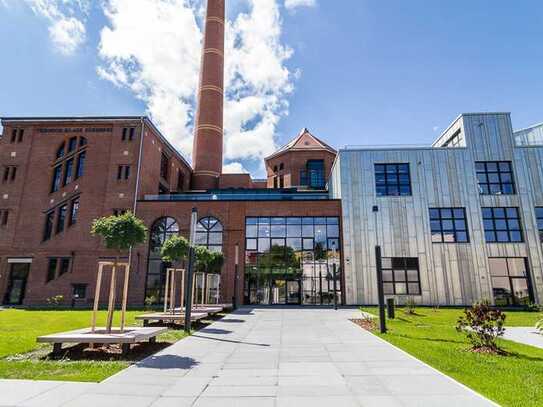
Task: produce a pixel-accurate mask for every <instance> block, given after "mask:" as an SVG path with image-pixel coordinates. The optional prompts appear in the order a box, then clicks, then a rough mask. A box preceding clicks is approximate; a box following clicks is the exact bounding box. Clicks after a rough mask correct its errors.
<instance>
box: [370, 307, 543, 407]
mask: <svg viewBox="0 0 543 407" xmlns="http://www.w3.org/2000/svg"><path fill="white" fill-rule="evenodd" d="M362 310H364V311H367V312H370V313H372V314H374V315H378V311H377V308H375V307H368V308H362ZM462 313H463V312H462V309H439V310H437V311H436V310H433V309H431V308H417V309H416V315H410V316H408V315H406V314H405V313H404V312H403V310H402V309H397V310H396V318H395V319H394V320H387V328H388V329H389V331H388V333H386V334H384V335H381V334H378V335H379V336H380V337H382V338H383V339H385V340H386V341H388V342H390V343H392V344H394V345H396V346H398V347H399V348H401V349H403V350H405V351H406V352H408V353H410V354H411V355H413V356H415V357H417V358H418V359H420V360H422V361H423V362H426V363H428V364H429V365H431V366H433V367H434V368H436V369H438V370H440V371H442V372H443V373H446V374H447V375H449V376H451V377H453V378H455V379H456V380H458V381H459V382H461V383H463V384H465V385H467V386H468V387H471V388H472V389H474V390H475V391H477V392H479V393H481V394H483V395H484V396H486V397H488V398H489V399H491V400H494V401H496V402H497V403H499V404H500V405H503V406H519V407H520V406H522V407H527V406H542V405H543V349H538V348H535V347H531V346H526V345H521V344H517V343H514V342H511V341H507V340H503V339H500V340H499V342H500V346H501V347H502V348H503V349H505V350H506V351H507V352H508V353H509V355H508V356H495V355H486V354H478V353H473V352H469V351H468V349H469V343H468V342H467V341H466V339H465V335H464V334H462V333H458V332H456V330H455V325H456V320H457V319H458V317H459V316H460V315H461V314H462ZM506 314H507V318H506V326H533V325H534V323H535V322H536V321H537V320H538V319H540V318H542V317H543V316H542V315H541V314H538V313H530V312H507V313H506Z"/></svg>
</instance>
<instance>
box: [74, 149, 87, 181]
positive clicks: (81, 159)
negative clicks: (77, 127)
mask: <svg viewBox="0 0 543 407" xmlns="http://www.w3.org/2000/svg"><path fill="white" fill-rule="evenodd" d="M86 155H87V153H86V152H85V151H83V152H81V153H80V154H79V155H78V156H77V170H76V172H75V178H76V179H77V178H79V177H82V176H83V173H84V172H85V157H86Z"/></svg>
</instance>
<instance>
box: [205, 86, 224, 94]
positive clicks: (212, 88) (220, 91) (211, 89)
mask: <svg viewBox="0 0 543 407" xmlns="http://www.w3.org/2000/svg"><path fill="white" fill-rule="evenodd" d="M207 90H209V91H214V92H217V93H220V94H221V95H222V94H223V93H224V91H223V90H222V88H219V87H218V86H213V85H203V86H200V92H203V91H207Z"/></svg>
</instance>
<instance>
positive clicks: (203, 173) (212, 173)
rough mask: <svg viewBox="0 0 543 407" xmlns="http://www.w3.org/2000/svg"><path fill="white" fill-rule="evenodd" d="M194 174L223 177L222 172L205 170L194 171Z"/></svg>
mask: <svg viewBox="0 0 543 407" xmlns="http://www.w3.org/2000/svg"><path fill="white" fill-rule="evenodd" d="M193 174H195V175H212V176H214V177H219V176H220V175H221V173H220V172H216V171H204V170H198V171H193Z"/></svg>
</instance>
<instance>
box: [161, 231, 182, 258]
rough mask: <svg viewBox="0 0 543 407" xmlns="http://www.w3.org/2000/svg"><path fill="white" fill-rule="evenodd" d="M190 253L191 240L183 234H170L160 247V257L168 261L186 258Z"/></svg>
mask: <svg viewBox="0 0 543 407" xmlns="http://www.w3.org/2000/svg"><path fill="white" fill-rule="evenodd" d="M188 253H189V242H188V240H187V239H185V238H184V237H183V236H179V235H173V236H170V237H169V238H168V239H167V240H166V241H165V242H164V244H163V245H162V248H161V249H160V257H162V260H163V261H165V262H168V263H175V262H178V261H180V260H181V259H185V258H186V257H187V256H188Z"/></svg>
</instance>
